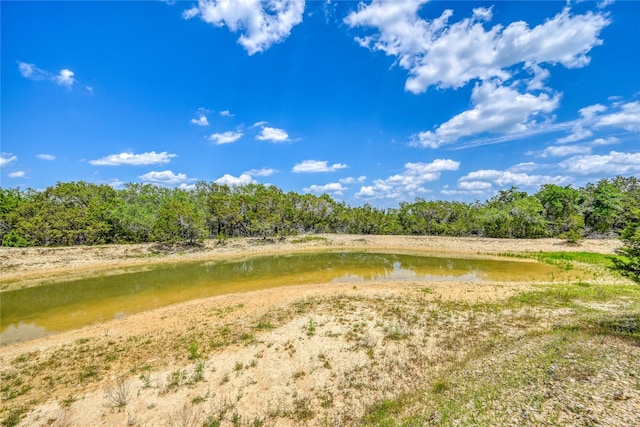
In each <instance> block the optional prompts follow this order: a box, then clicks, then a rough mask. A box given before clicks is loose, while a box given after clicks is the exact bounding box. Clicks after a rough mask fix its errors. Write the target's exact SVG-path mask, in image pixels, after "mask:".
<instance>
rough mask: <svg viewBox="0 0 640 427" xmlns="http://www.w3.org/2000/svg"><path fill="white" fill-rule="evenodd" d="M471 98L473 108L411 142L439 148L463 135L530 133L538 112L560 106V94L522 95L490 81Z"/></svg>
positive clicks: (545, 111) (477, 87)
mask: <svg viewBox="0 0 640 427" xmlns="http://www.w3.org/2000/svg"><path fill="white" fill-rule="evenodd" d="M471 100H472V102H473V104H474V107H473V108H472V109H471V110H467V111H464V112H462V113H460V114H458V115H457V116H455V117H453V118H451V119H450V120H449V121H447V122H445V123H443V124H441V125H440V126H438V128H437V129H436V130H435V131H433V132H432V131H426V132H420V133H418V134H417V135H414V136H413V137H412V142H411V143H412V144H413V145H416V146H421V147H429V148H438V147H440V146H442V145H444V144H449V143H452V142H455V141H457V140H458V139H460V138H463V137H467V136H471V135H477V134H482V133H503V134H511V133H517V134H521V133H526V132H528V131H530V130H531V129H533V128H535V127H536V125H537V124H538V122H537V121H536V120H535V117H536V116H537V115H538V114H540V113H549V112H551V111H553V110H555V109H556V108H557V107H558V105H559V100H560V96H559V95H556V96H554V97H550V96H549V95H548V94H546V93H540V94H539V95H538V96H534V95H532V94H529V93H524V94H522V93H520V92H518V91H517V90H515V89H513V88H512V87H505V86H500V85H499V84H498V82H496V81H490V82H483V83H481V84H480V83H477V84H476V85H475V87H474V88H473V92H472V95H471Z"/></svg>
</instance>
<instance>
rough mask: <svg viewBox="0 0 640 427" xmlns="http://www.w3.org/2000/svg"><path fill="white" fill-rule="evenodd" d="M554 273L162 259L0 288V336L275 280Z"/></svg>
mask: <svg viewBox="0 0 640 427" xmlns="http://www.w3.org/2000/svg"><path fill="white" fill-rule="evenodd" d="M553 274H557V269H556V268H554V267H552V266H548V265H544V264H538V263H528V262H515V261H507V260H500V261H495V260H493V261H492V260H481V259H459V258H440V257H427V256H417V255H407V254H389V253H375V252H356V253H353V252H328V253H310V254H296V255H282V256H269V257H254V258H248V259H245V260H240V261H233V262H231V261H227V262H198V263H180V264H169V265H167V264H163V265H158V266H155V267H145V268H144V269H132V270H129V271H127V272H124V273H122V274H116V275H104V276H98V277H92V278H83V279H81V280H72V281H68V282H62V283H55V284H49V285H44V286H39V287H34V288H27V289H21V290H16V291H9V292H3V293H2V298H0V320H1V325H2V329H0V332H1V333H2V334H1V335H0V338H1V343H2V344H6V343H10V342H14V341H16V340H19V339H30V338H35V337H37V336H41V335H43V334H45V333H47V332H52V331H62V330H66V329H71V328H77V327H80V326H84V325H88V324H92V323H96V322H100V321H105V320H109V319H114V318H122V317H124V316H126V315H129V314H131V313H135V312H139V311H142V310H148V309H153V308H157V307H161V306H165V305H169V304H173V303H177V302H182V301H187V300H191V299H196V298H202V297H207V296H213V295H220V294H225V293H232V292H243V291H249V290H255V289H262V288H268V287H275V286H286V285H297V284H311V283H330V282H354V281H357V282H360V283H362V282H367V281H373V280H376V281H379V280H425V281H429V280H440V281H442V280H465V281H483V280H493V281H504V280H546V279H548V278H550V277H551V276H552V275H553Z"/></svg>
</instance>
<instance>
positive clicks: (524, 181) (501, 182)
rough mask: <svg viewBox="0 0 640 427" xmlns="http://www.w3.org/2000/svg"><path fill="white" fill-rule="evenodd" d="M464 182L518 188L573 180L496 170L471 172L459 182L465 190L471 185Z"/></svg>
mask: <svg viewBox="0 0 640 427" xmlns="http://www.w3.org/2000/svg"><path fill="white" fill-rule="evenodd" d="M464 182H473V183H474V184H473V186H475V187H477V186H479V184H478V182H486V183H489V184H494V185H497V186H499V187H506V186H512V185H513V186H516V187H535V186H540V185H542V184H547V183H554V184H558V185H560V184H564V183H568V182H571V178H569V177H567V176H560V175H557V176H550V175H529V174H527V173H523V172H512V171H509V170H506V171H499V170H495V169H481V170H477V171H474V172H470V173H468V174H467V175H465V176H463V177H461V178H460V179H459V180H458V187H459V188H464V187H465V186H468V185H469V184H463V183H464Z"/></svg>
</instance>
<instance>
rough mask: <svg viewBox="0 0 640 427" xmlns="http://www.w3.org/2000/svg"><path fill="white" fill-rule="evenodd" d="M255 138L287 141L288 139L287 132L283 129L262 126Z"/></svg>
mask: <svg viewBox="0 0 640 427" xmlns="http://www.w3.org/2000/svg"><path fill="white" fill-rule="evenodd" d="M256 139H258V140H260V141H271V142H287V141H289V134H287V132H286V131H285V130H284V129H278V128H272V127H269V126H264V127H263V128H262V131H261V132H260V134H259V135H258V136H256Z"/></svg>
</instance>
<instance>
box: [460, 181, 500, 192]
mask: <svg viewBox="0 0 640 427" xmlns="http://www.w3.org/2000/svg"><path fill="white" fill-rule="evenodd" d="M491 187H492V185H491V183H489V182H485V181H462V182H460V183H459V184H458V188H460V189H461V190H465V191H484V190H488V189H490V188H491Z"/></svg>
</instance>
